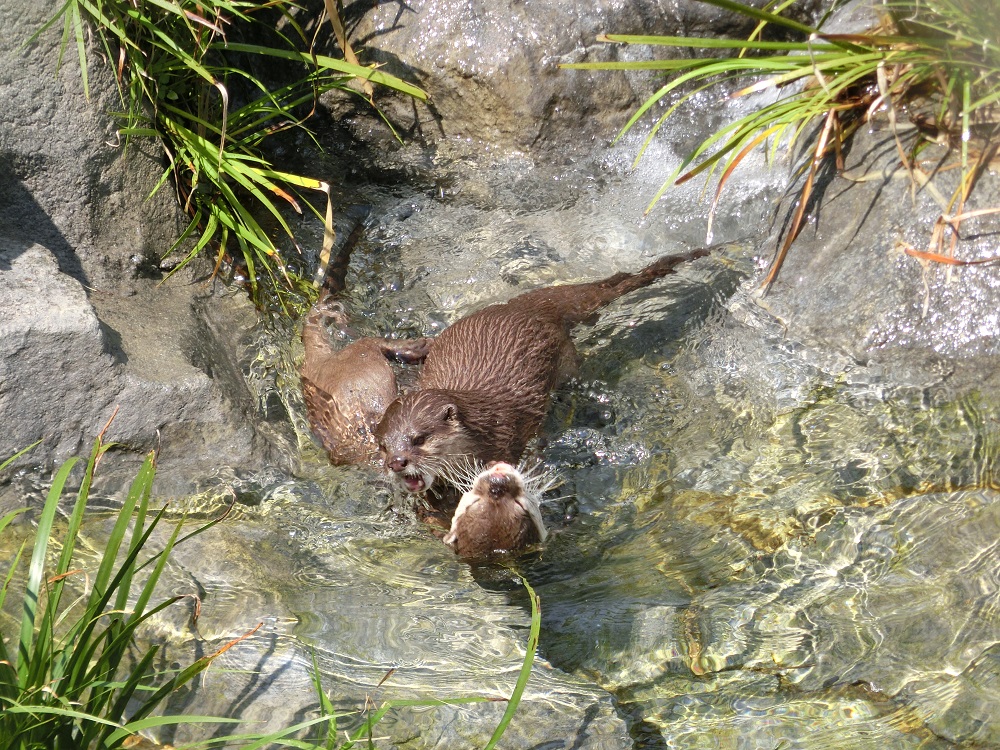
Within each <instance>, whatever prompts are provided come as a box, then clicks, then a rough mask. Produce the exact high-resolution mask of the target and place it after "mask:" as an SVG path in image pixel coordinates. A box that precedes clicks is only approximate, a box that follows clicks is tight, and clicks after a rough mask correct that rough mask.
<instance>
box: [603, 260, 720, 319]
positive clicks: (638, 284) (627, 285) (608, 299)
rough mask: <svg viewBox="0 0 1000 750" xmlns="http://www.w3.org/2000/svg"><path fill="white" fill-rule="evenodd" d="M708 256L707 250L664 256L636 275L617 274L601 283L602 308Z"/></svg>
mask: <svg viewBox="0 0 1000 750" xmlns="http://www.w3.org/2000/svg"><path fill="white" fill-rule="evenodd" d="M706 255H708V250H707V249H706V248H700V249H698V250H692V251H691V252H689V253H678V254H677V255H664V256H663V257H662V258H657V259H656V260H655V261H653V262H652V263H650V264H649V265H648V266H646V267H645V268H644V269H642V270H641V271H638V272H636V273H616V274H615V275H614V276H611V277H609V278H607V279H605V280H604V281H599V282H597V283H598V289H599V290H600V291H601V292H603V295H602V296H603V301H602V302H601V303H600V304H601V307H604V306H605V305H608V304H610V303H612V302H614V301H615V300H616V299H618V298H619V297H621V296H622V295H624V294H628V293H629V292H634V291H635V290H636V289H642V288H643V287H645V286H649V285H650V284H652V283H653V282H654V281H656V280H657V279H661V278H663V277H664V276H669V275H670V274H672V273H676V272H677V266H679V265H681V264H682V263H687V262H688V261H692V260H694V259H695V258H704V257H705V256H706Z"/></svg>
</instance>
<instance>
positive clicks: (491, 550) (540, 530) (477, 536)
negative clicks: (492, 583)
mask: <svg viewBox="0 0 1000 750" xmlns="http://www.w3.org/2000/svg"><path fill="white" fill-rule="evenodd" d="M540 495H541V491H540V489H539V488H538V487H536V486H534V484H533V483H532V482H531V481H530V478H529V477H527V476H526V475H523V474H522V473H521V472H520V471H518V470H517V469H515V468H514V467H513V466H511V465H510V464H508V463H503V462H493V463H491V464H490V465H489V466H488V467H487V468H485V469H484V470H483V471H481V472H480V473H479V475H478V476H476V478H475V479H474V480H473V482H472V487H471V488H470V489H469V491H468V492H466V493H465V494H464V495H462V499H461V500H460V501H459V503H458V508H457V509H456V510H455V516H454V517H453V518H452V521H451V530H450V531H449V532H448V534H447V535H446V536H445V538H444V542H445V544H447V545H448V546H450V547H451V548H452V549H453V550H454V551H455V553H456V554H457V555H459V556H460V557H465V558H471V559H475V558H480V559H481V558H488V557H491V556H493V555H495V554H498V553H505V552H516V551H518V550H523V549H524V548H526V547H530V546H532V545H534V544H541V543H542V542H544V541H545V538H546V536H547V534H546V531H545V525H544V524H543V523H542V514H541V511H540V510H539V501H540Z"/></svg>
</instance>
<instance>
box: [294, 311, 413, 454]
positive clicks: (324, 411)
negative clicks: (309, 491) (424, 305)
mask: <svg viewBox="0 0 1000 750" xmlns="http://www.w3.org/2000/svg"><path fill="white" fill-rule="evenodd" d="M330 319H332V320H333V321H334V322H335V323H336V324H337V326H338V328H339V329H340V332H341V335H344V336H346V335H348V333H347V331H348V329H347V315H346V313H345V312H344V308H343V305H341V304H340V303H339V302H336V301H335V300H331V299H329V298H326V299H323V300H321V301H320V302H318V303H317V304H315V305H314V306H313V307H312V309H311V310H310V311H309V314H308V315H307V316H306V322H305V325H304V326H303V327H302V343H303V344H304V345H305V358H304V360H303V363H302V371H301V378H302V395H303V397H304V399H305V404H306V417H307V418H308V420H309V426H310V427H311V428H312V431H313V433H314V434H315V435H316V437H318V438H319V440H320V442H321V443H322V445H323V448H324V450H326V453H327V456H328V457H329V459H330V463H332V464H336V465H344V464H360V463H368V462H372V461H374V460H375V458H376V455H377V445H376V442H375V427H376V425H378V423H379V420H380V419H381V418H382V415H383V414H384V413H385V410H386V407H387V406H388V405H389V404H390V403H391V402H392V401H393V399H395V398H396V397H397V396H398V395H399V389H398V387H397V384H396V373H395V372H394V371H393V369H392V366H391V365H390V364H389V360H390V359H392V360H395V361H397V362H401V363H407V364H415V363H419V362H421V361H423V359H424V357H426V355H427V352H428V350H429V348H430V345H431V339H409V340H400V341H393V340H390V339H379V338H362V339H358V340H357V341H355V342H353V343H351V344H349V345H347V346H346V347H344V348H343V349H339V350H338V349H336V348H335V347H334V345H333V342H332V341H331V338H330V336H329V334H328V333H327V331H326V325H325V324H326V321H327V320H330Z"/></svg>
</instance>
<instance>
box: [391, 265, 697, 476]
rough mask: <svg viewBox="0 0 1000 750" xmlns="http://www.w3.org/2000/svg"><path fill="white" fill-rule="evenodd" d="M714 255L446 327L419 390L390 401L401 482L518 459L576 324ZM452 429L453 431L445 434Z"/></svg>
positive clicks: (567, 362) (555, 291)
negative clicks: (462, 465)
mask: <svg viewBox="0 0 1000 750" xmlns="http://www.w3.org/2000/svg"><path fill="white" fill-rule="evenodd" d="M707 254H708V251H707V250H695V251H693V252H690V253H685V254H681V255H671V256H665V257H663V258H660V259H658V260H656V261H655V262H654V263H652V264H650V265H649V266H647V267H646V268H644V269H643V270H641V271H639V272H638V273H618V274H615V275H614V276H611V277H609V278H607V279H604V280H602V281H594V282H589V283H584V284H570V285H565V286H556V287H548V288H545V289H537V290H535V291H532V292H528V293H526V294H522V295H521V296H519V297H515V298H514V299H512V300H510V301H509V302H506V303H503V304H498V305H491V306H490V307H487V308H485V309H483V310H480V311H478V312H475V313H473V314H471V315H469V316H467V317H465V318H462V319H461V320H459V321H457V322H456V323H454V324H453V325H452V326H450V327H449V328H446V329H445V330H444V331H443V332H442V333H441V334H440V335H439V336H438V337H437V339H435V342H434V347H433V349H432V350H431V351H430V353H429V354H428V355H427V359H426V361H425V363H424V367H423V370H422V372H421V374H420V381H419V387H418V390H417V391H415V392H411V393H408V394H404V395H403V396H402V397H401V398H400V399H399V400H397V401H396V402H395V403H394V404H392V406H390V407H389V409H388V410H387V411H386V415H385V417H384V418H383V420H382V422H381V423H380V424H379V426H378V430H377V434H378V437H379V440H380V443H381V449H382V452H383V457H384V460H385V465H386V468H388V469H390V470H392V471H393V472H395V473H396V474H397V475H398V476H399V477H400V479H401V481H405V480H406V479H407V478H408V477H409V478H410V479H412V480H413V481H410V482H408V483H407V488H408V489H409V490H410V491H422V490H423V489H427V487H429V486H430V481H429V480H431V479H433V478H435V477H437V476H440V475H441V474H442V472H444V473H447V469H448V468H449V467H450V466H451V465H453V464H455V463H456V462H458V461H460V460H464V459H466V458H468V457H469V456H471V457H473V458H475V459H477V460H479V461H482V462H484V463H485V462H488V461H507V462H516V461H517V460H518V459H519V458H520V456H521V453H522V452H523V451H524V448H525V446H526V445H527V443H528V441H529V440H530V439H531V438H532V437H534V436H535V435H536V434H537V432H538V430H539V429H540V428H541V425H542V423H543V422H544V420H545V415H546V414H547V412H548V397H549V393H550V392H551V390H552V389H553V388H554V387H555V386H556V385H558V384H559V383H560V381H562V380H563V379H565V377H567V376H568V375H569V374H570V373H571V372H572V371H573V368H574V366H575V363H576V351H575V349H574V347H573V342H572V340H571V339H570V335H569V334H570V331H571V330H572V328H573V327H574V326H575V325H577V324H579V323H583V322H587V321H591V320H592V319H593V317H594V316H595V315H596V313H597V312H598V311H599V310H600V309H601V308H602V307H604V306H605V305H607V304H609V303H610V302H612V301H614V300H616V299H617V298H618V297H620V296H622V295H623V294H627V293H628V292H631V291H634V290H636V289H640V288H642V287H644V286H647V285H648V284H650V283H652V282H653V281H655V280H656V279H658V278H661V277H662V276H666V275H668V274H670V273H673V272H674V271H675V269H676V267H677V266H678V265H680V264H681V263H684V262H686V261H689V260H693V259H695V258H700V257H702V256H704V255H707ZM445 432H446V433H447V439H446V440H445V439H442V440H438V439H437V438H438V436H439V434H441V433H445ZM418 476H419V477H420V478H421V481H417V480H416V477H418Z"/></svg>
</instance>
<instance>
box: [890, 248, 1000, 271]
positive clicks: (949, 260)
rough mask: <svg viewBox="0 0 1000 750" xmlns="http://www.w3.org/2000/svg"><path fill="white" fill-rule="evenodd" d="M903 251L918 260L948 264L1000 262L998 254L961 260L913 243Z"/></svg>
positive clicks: (972, 264) (969, 264)
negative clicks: (919, 247)
mask: <svg viewBox="0 0 1000 750" xmlns="http://www.w3.org/2000/svg"><path fill="white" fill-rule="evenodd" d="M903 252H904V253H906V254H907V255H910V256H912V257H914V258H917V259H918V260H928V261H930V262H931V263H940V264H942V265H946V266H981V265H984V264H986V263H997V262H1000V255H996V256H994V257H992V258H976V259H975V260H960V259H959V258H953V257H951V256H950V255H941V253H934V252H930V251H928V250H917V248H915V247H913V246H912V245H904V246H903Z"/></svg>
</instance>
